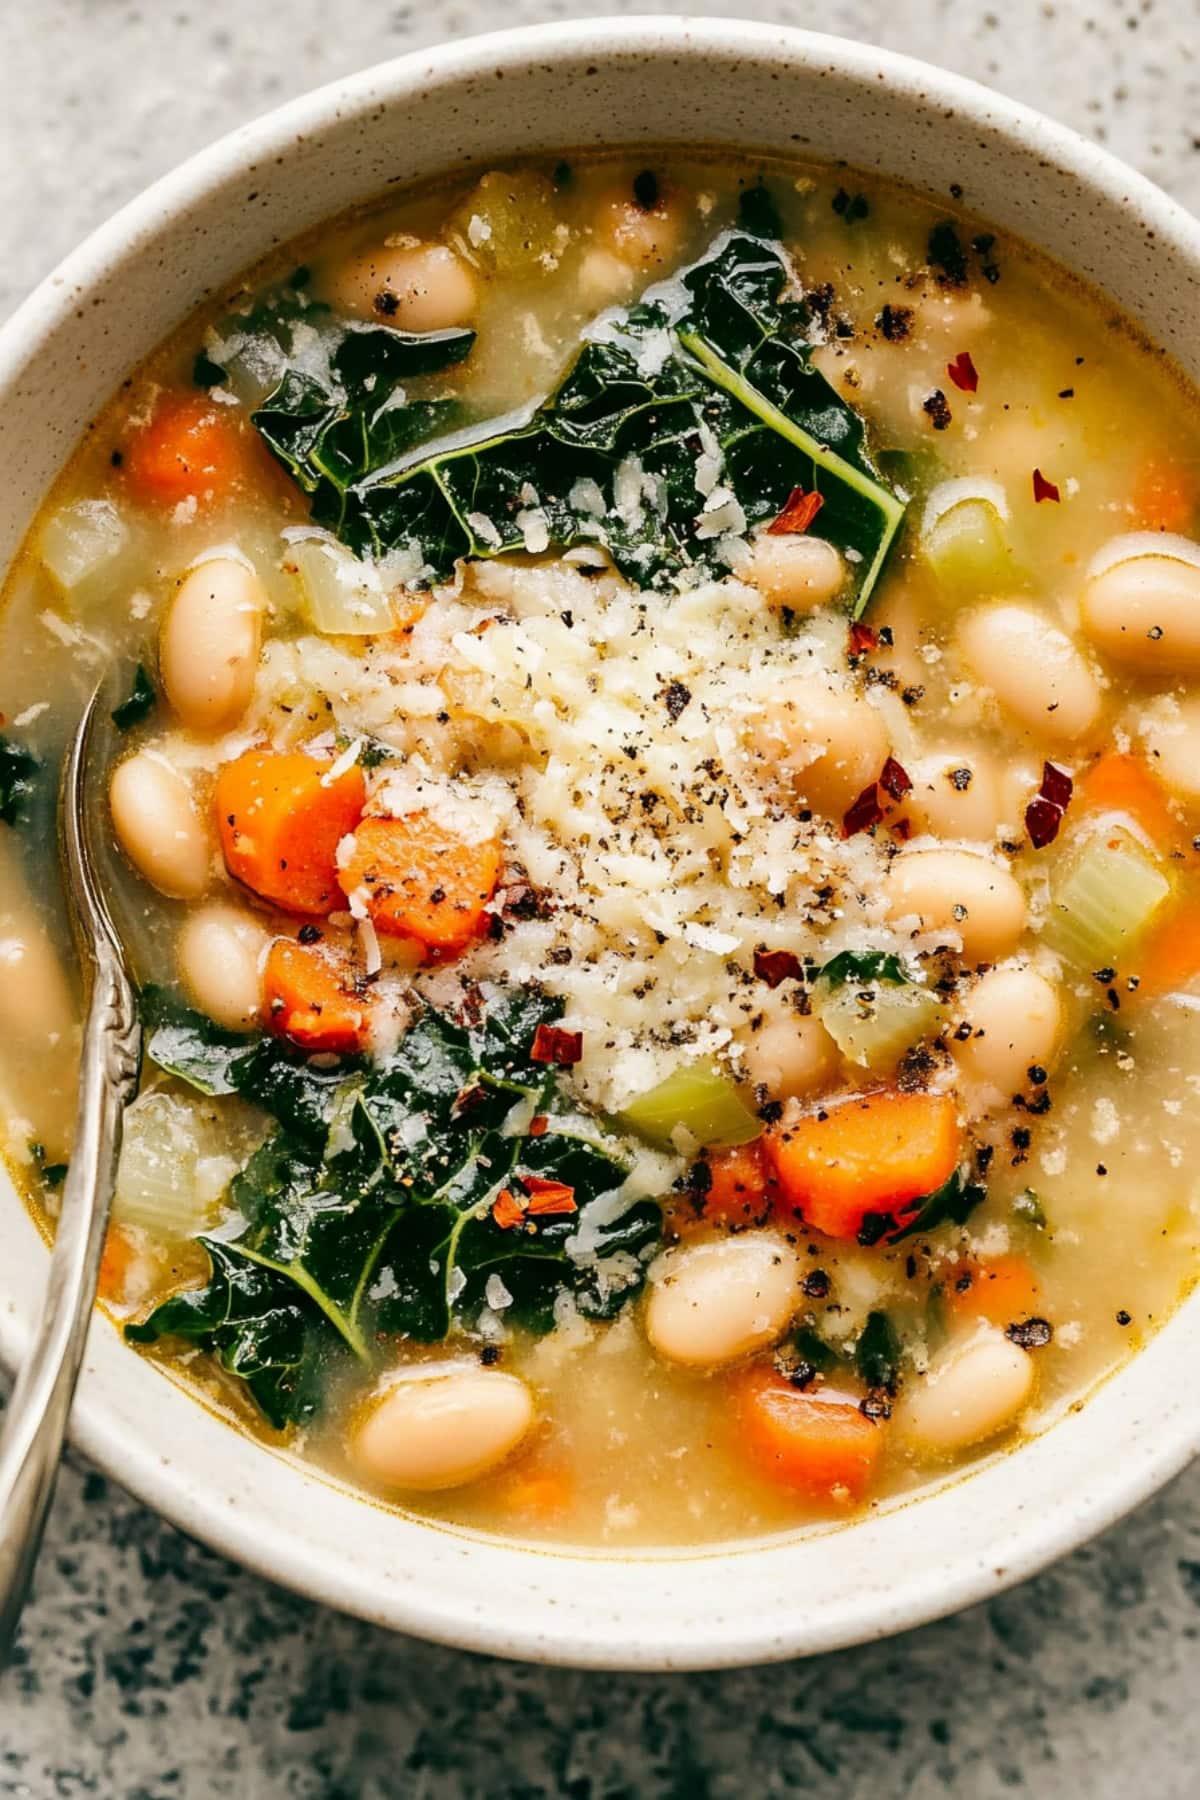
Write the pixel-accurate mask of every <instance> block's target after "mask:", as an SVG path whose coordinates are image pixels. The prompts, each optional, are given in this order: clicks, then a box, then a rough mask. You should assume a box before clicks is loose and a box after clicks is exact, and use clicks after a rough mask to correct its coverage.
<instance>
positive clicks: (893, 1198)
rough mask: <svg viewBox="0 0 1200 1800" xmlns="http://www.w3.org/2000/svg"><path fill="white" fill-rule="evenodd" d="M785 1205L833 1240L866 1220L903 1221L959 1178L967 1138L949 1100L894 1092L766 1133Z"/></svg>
mask: <svg viewBox="0 0 1200 1800" xmlns="http://www.w3.org/2000/svg"><path fill="white" fill-rule="evenodd" d="M766 1145H767V1154H768V1156H769V1157H770V1159H771V1161H772V1163H773V1164H774V1168H775V1174H776V1177H777V1178H778V1181H779V1186H780V1189H781V1191H782V1197H783V1202H784V1205H785V1206H787V1207H789V1208H790V1209H792V1210H793V1211H794V1212H797V1213H799V1215H800V1217H801V1218H802V1219H803V1220H804V1221H805V1223H806V1224H808V1225H811V1226H812V1227H814V1229H816V1230H817V1231H823V1232H825V1233H826V1235H827V1236H828V1237H837V1238H853V1237H857V1236H858V1233H859V1231H860V1230H861V1229H862V1223H863V1220H864V1219H865V1218H866V1216H867V1214H868V1213H888V1214H891V1215H893V1216H894V1217H897V1218H899V1217H900V1216H901V1215H902V1214H903V1213H904V1212H905V1211H906V1210H911V1203H912V1202H913V1201H915V1200H920V1199H922V1198H923V1197H924V1196H925V1195H926V1194H932V1193H933V1192H934V1191H935V1190H936V1189H937V1188H940V1187H942V1186H943V1185H944V1184H945V1183H946V1182H947V1181H948V1180H949V1179H950V1177H951V1175H952V1174H953V1173H954V1170H955V1168H956V1167H957V1165H958V1161H959V1158H960V1156H961V1154H962V1132H961V1129H960V1127H959V1123H958V1118H957V1115H956V1112H955V1106H954V1101H953V1099H952V1098H951V1097H950V1095H949V1094H901V1093H896V1092H894V1091H892V1090H891V1089H880V1090H878V1091H877V1092H875V1093H870V1094H860V1095H858V1096H857V1097H856V1098H855V1099H853V1100H843V1101H840V1102H839V1103H838V1104H837V1105H834V1106H827V1107H820V1108H818V1109H817V1110H816V1111H813V1112H807V1113H802V1114H800V1116H799V1117H794V1118H785V1119H784V1120H783V1122H782V1123H781V1124H779V1125H777V1126H775V1127H773V1129H772V1130H771V1131H770V1132H769V1133H768V1134H767V1139H766Z"/></svg>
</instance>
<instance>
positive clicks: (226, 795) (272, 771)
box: [215, 750, 366, 915]
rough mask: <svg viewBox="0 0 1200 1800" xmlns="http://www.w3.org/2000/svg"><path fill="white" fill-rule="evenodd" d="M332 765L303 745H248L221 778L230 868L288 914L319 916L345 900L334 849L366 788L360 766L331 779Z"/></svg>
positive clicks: (221, 820)
mask: <svg viewBox="0 0 1200 1800" xmlns="http://www.w3.org/2000/svg"><path fill="white" fill-rule="evenodd" d="M331 767H332V764H330V763H327V762H317V761H316V760H315V759H314V758H313V757H311V756H307V755H306V754H305V753H304V751H302V750H247V751H245V752H244V754H243V755H241V756H239V757H237V758H236V759H235V761H233V762H228V763H226V764H225V765H224V767H223V768H222V769H221V770H220V772H219V773H218V775H217V788H216V802H215V804H216V813H217V829H218V831H219V833H220V838H221V849H222V851H223V853H224V856H225V866H226V867H227V868H228V870H229V873H230V874H231V875H233V876H234V877H235V878H236V879H237V880H238V881H242V882H244V883H245V884H246V886H247V887H248V888H252V889H253V891H254V892H255V893H256V894H261V895H262V897H263V899H264V900H273V901H274V902H275V904H276V905H277V906H281V907H282V908H283V909H284V911H285V912H293V913H312V914H315V915H321V914H324V913H329V912H332V911H333V909H334V908H335V907H337V906H340V905H341V904H342V892H341V889H340V887H339V886H338V873H337V860H336V857H337V847H338V844H339V843H340V842H341V840H342V839H343V838H344V837H346V836H347V835H348V834H349V833H350V832H352V831H353V830H354V827H355V826H356V825H357V823H358V821H359V818H360V816H361V814H362V809H363V801H364V798H365V794H366V790H365V787H364V784H363V777H362V770H361V769H360V768H359V767H358V765H357V763H356V764H355V765H354V766H353V767H352V768H349V769H347V770H345V771H344V773H343V774H341V775H339V776H338V777H337V779H336V780H335V781H328V782H327V781H325V780H323V779H322V778H323V777H324V776H327V775H328V773H329V770H330V768H331Z"/></svg>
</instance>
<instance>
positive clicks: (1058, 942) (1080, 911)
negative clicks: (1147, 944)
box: [1044, 831, 1171, 970]
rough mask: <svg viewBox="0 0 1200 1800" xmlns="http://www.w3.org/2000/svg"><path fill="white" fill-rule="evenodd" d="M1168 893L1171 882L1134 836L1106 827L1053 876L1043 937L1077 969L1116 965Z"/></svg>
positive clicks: (1136, 941) (1132, 945) (1134, 942)
mask: <svg viewBox="0 0 1200 1800" xmlns="http://www.w3.org/2000/svg"><path fill="white" fill-rule="evenodd" d="M1170 892H1171V884H1170V882H1169V881H1168V880H1167V878H1166V876H1165V875H1164V874H1163V873H1162V870H1161V869H1160V868H1159V867H1158V866H1157V864H1156V863H1155V861H1154V859H1153V857H1152V856H1150V854H1149V852H1148V851H1146V850H1143V848H1142V846H1141V845H1140V844H1139V843H1138V842H1137V840H1136V839H1135V838H1133V837H1131V836H1130V835H1129V834H1128V833H1127V832H1124V831H1105V832H1104V834H1103V836H1100V837H1093V838H1092V839H1091V840H1090V841H1089V842H1088V843H1087V844H1086V845H1085V846H1084V848H1083V850H1082V851H1081V852H1080V854H1079V855H1078V856H1077V857H1075V858H1074V860H1073V861H1072V862H1071V863H1070V864H1069V865H1068V866H1067V867H1066V868H1065V869H1064V870H1063V871H1062V873H1061V874H1060V875H1059V876H1058V878H1057V879H1056V880H1055V881H1054V883H1053V885H1052V887H1051V893H1050V914H1049V917H1048V919H1047V921H1046V929H1045V935H1044V942H1045V943H1047V944H1049V946H1050V948H1051V949H1052V950H1056V951H1057V952H1058V954H1059V955H1060V956H1061V957H1063V958H1064V959H1065V960H1066V961H1067V962H1070V963H1074V964H1075V965H1076V967H1078V968H1080V969H1086V970H1095V969H1102V968H1108V967H1110V966H1111V967H1113V968H1117V967H1119V966H1120V965H1121V963H1122V962H1123V961H1124V960H1125V959H1126V958H1127V957H1128V954H1129V952H1130V951H1131V950H1132V949H1133V948H1134V946H1135V945H1136V944H1137V943H1138V941H1139V939H1140V938H1141V937H1142V936H1143V935H1144V934H1145V932H1146V931H1147V930H1148V928H1149V927H1150V926H1151V925H1152V924H1153V922H1154V920H1155V919H1156V918H1157V916H1158V915H1159V913H1160V912H1161V910H1162V908H1163V906H1164V904H1165V903H1166V901H1167V899H1168V897H1169V895H1170Z"/></svg>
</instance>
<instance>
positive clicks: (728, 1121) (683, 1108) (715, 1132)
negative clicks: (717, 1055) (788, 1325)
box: [621, 1062, 762, 1149]
mask: <svg viewBox="0 0 1200 1800" xmlns="http://www.w3.org/2000/svg"><path fill="white" fill-rule="evenodd" d="M621 1120H622V1122H623V1123H624V1124H626V1125H628V1126H629V1127H630V1128H631V1130H633V1131H637V1132H640V1133H641V1135H642V1136H643V1137H645V1138H649V1140H650V1142H651V1143H652V1144H660V1145H662V1146H663V1147H664V1148H666V1149H670V1148H671V1147H672V1146H675V1147H678V1145H677V1140H676V1137H675V1133H676V1132H677V1131H678V1130H679V1129H680V1128H681V1127H682V1129H683V1130H684V1131H685V1132H686V1133H687V1134H688V1136H689V1137H691V1138H693V1139H694V1140H695V1142H696V1143H697V1144H713V1145H716V1144H748V1143H750V1141H751V1140H752V1139H753V1138H756V1137H758V1136H759V1135H760V1133H761V1131H762V1126H761V1124H760V1123H759V1121H758V1120H757V1119H756V1118H755V1116H754V1114H753V1113H752V1112H751V1111H750V1109H749V1107H748V1106H746V1105H745V1104H744V1103H743V1101H742V1099H741V1097H740V1095H739V1094H738V1091H737V1088H736V1087H735V1086H734V1084H733V1082H732V1081H730V1080H729V1078H728V1076H726V1075H722V1074H721V1073H720V1071H719V1070H717V1069H715V1068H714V1067H713V1065H712V1064H711V1063H707V1062H703V1063H690V1064H688V1065H687V1067H685V1068H682V1069H676V1070H675V1071H674V1073H673V1074H671V1075H668V1076H667V1078H666V1080H665V1081H660V1082H659V1084H658V1086H657V1087H654V1088H651V1089H650V1091H649V1093H646V1094H642V1095H640V1096H639V1097H638V1098H637V1099H636V1100H631V1101H630V1102H629V1104H628V1105H627V1106H626V1107H624V1108H623V1110H622V1112H621Z"/></svg>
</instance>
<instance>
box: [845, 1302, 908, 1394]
mask: <svg viewBox="0 0 1200 1800" xmlns="http://www.w3.org/2000/svg"><path fill="white" fill-rule="evenodd" d="M854 1366H855V1368H856V1369H857V1370H858V1373H859V1375H860V1376H861V1377H862V1379H863V1381H864V1382H865V1383H866V1385H867V1386H868V1387H869V1388H886V1389H887V1391H888V1393H890V1394H894V1393H895V1391H896V1384H897V1382H898V1380H899V1378H900V1338H899V1336H898V1334H897V1332H896V1327H895V1326H894V1325H893V1324H892V1321H891V1320H890V1319H889V1318H888V1315H887V1314H886V1313H885V1312H869V1313H868V1314H867V1319H866V1323H865V1325H864V1326H863V1328H862V1330H861V1332H860V1333H859V1336H858V1342H857V1344H855V1346H854Z"/></svg>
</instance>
